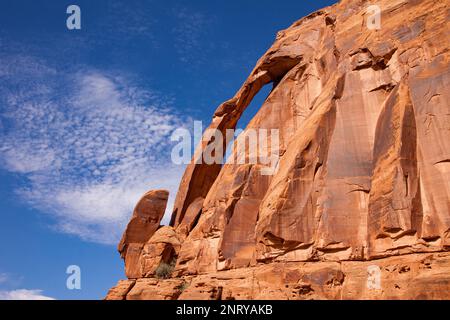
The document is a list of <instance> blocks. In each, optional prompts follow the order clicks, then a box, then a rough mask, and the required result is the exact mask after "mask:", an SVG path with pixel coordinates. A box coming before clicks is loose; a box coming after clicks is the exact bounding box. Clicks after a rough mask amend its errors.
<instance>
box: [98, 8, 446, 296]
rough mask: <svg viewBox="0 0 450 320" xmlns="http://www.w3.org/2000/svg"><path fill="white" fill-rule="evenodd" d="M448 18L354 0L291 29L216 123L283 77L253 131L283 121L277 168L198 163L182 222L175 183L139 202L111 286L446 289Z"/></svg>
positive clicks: (139, 292) (220, 291)
mask: <svg viewBox="0 0 450 320" xmlns="http://www.w3.org/2000/svg"><path fill="white" fill-rule="evenodd" d="M370 5H377V6H378V7H379V9H381V21H380V22H381V24H380V28H379V29H373V28H371V27H370V26H369V24H370V21H369V22H368V20H369V19H371V14H372V13H369V12H368V10H367V8H368V6H370ZM449 19H450V5H449V2H448V1H434V0H430V1H428V0H422V1H417V0H397V1H392V0H381V1H376V2H374V3H372V2H371V3H368V2H366V1H358V0H345V1H344V0H343V1H341V2H339V3H338V4H336V5H334V6H331V7H328V8H325V9H323V10H320V11H317V12H315V13H313V14H311V15H309V16H307V17H305V18H303V19H301V20H299V21H297V22H296V23H294V24H293V25H292V26H291V27H289V28H288V29H286V30H284V31H281V32H279V33H278V34H277V37H276V40H275V42H274V44H273V45H272V47H271V48H270V49H269V50H268V51H267V52H266V54H264V55H263V56H262V57H261V58H260V59H259V61H258V62H257V63H256V66H255V68H254V70H253V71H252V73H251V74H250V76H249V77H248V79H247V80H246V81H245V82H244V84H243V85H242V87H241V88H240V90H239V91H238V92H237V93H236V95H235V96H234V97H233V98H232V99H230V100H228V101H226V102H224V103H223V104H222V105H220V106H219V108H218V109H217V111H216V112H215V114H214V116H213V119H212V122H211V124H210V128H212V129H217V130H219V131H221V132H222V133H223V134H224V135H225V133H226V130H227V129H233V128H235V126H236V123H237V121H238V120H239V118H240V117H241V115H242V113H243V112H244V110H245V108H246V107H247V106H248V105H249V103H250V102H251V100H252V98H253V97H254V96H255V95H256V94H257V92H258V91H259V90H260V89H261V88H262V87H263V86H264V85H266V84H270V83H272V85H273V89H272V91H271V93H270V95H269V96H268V97H267V99H266V100H265V102H264V104H263V105H262V106H261V108H260V110H259V111H258V113H257V114H256V115H255V117H254V118H253V119H252V120H251V122H250V123H249V124H248V126H247V129H246V130H247V131H248V130H251V129H269V130H270V129H278V130H279V155H280V157H279V161H278V165H277V170H275V171H274V173H273V174H269V175H268V174H263V173H262V170H261V169H262V168H263V166H262V165H261V164H258V163H256V164H254V163H253V164H252V163H243V164H225V165H223V166H222V165H220V164H212V165H208V164H195V163H191V164H190V165H188V167H187V169H186V171H185V174H184V176H183V179H182V182H181V184H180V187H179V190H178V194H177V198H176V201H175V207H174V211H173V215H172V220H171V225H170V226H164V227H159V222H160V219H161V216H162V214H163V212H164V208H165V201H166V200H167V195H166V194H165V193H164V192H162V191H156V192H155V194H156V195H155V197H157V195H158V194H159V195H160V196H159V197H158V199H157V200H155V201H154V202H156V203H157V204H156V205H154V206H147V207H146V208H147V209H148V210H153V211H152V212H151V213H147V214H144V215H140V214H139V213H137V211H140V210H143V209H139V208H140V207H142V205H141V206H139V205H138V207H139V208H138V207H137V208H136V210H135V214H134V215H133V218H132V221H131V222H130V225H129V226H128V227H127V230H126V232H125V235H124V238H123V239H122V241H121V244H120V248H119V250H120V252H121V254H122V256H123V257H124V258H125V264H126V269H127V276H128V278H129V280H123V281H121V282H119V284H118V285H117V286H116V287H115V288H113V289H111V290H110V292H109V293H108V296H107V298H108V299H176V298H180V299H183V298H186V299H211V298H215V299H225V298H229V299H233V298H234V299H239V298H246V299H264V298H270V299H273V298H282V299H291V298H292V299H302V298H323V299H324V298H325V299H339V298H346V299H348V298H353V299H354V298H356V299H358V298H391V297H394V298H447V299H449V298H450V252H448V251H449V249H450V106H449V105H448V101H449V100H450V99H449V98H450V94H449V92H448V88H449V85H450V69H449V59H450V53H449V42H448V35H449V34H450V28H449ZM208 139H210V138H209V137H204V141H203V146H206V145H208V144H209V143H210V142H211V141H209V140H208ZM200 147H201V146H199V148H198V150H197V152H200V153H201V149H200ZM271 147H272V146H270V145H269V146H267V148H268V149H270V148H271ZM233 152H236V149H234V150H233ZM250 152H251V151H250ZM161 193H162V194H163V196H162V197H161ZM146 197H147V199H148V197H149V194H147V195H146ZM161 201H162V202H161ZM161 207H162V209H161ZM149 208H150V209H149ZM145 217H154V219H153V220H151V219H150V220H151V221H150V220H149V219H146V218H145ZM133 219H134V220H133ZM139 219H140V220H139ZM138 220H139V221H140V222H138ZM163 278H167V279H163Z"/></svg>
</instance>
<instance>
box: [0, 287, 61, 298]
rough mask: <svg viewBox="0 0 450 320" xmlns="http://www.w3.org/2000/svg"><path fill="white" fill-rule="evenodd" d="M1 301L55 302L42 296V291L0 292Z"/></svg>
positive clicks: (19, 290)
mask: <svg viewBox="0 0 450 320" xmlns="http://www.w3.org/2000/svg"><path fill="white" fill-rule="evenodd" d="M0 300H55V299H54V298H51V297H47V296H45V295H43V294H42V290H28V289H18V290H11V291H3V290H0Z"/></svg>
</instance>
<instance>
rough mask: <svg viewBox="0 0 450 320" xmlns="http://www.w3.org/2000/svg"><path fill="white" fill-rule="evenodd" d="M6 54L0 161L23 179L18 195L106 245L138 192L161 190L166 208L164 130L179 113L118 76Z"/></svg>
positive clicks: (176, 122)
mask: <svg viewBox="0 0 450 320" xmlns="http://www.w3.org/2000/svg"><path fill="white" fill-rule="evenodd" d="M3 60H5V59H3ZM14 60H15V61H16V63H15V64H5V65H8V66H13V67H3V68H0V80H2V82H4V83H6V84H7V85H6V86H5V87H4V88H2V89H1V91H0V101H1V108H0V111H1V114H0V165H1V166H2V167H3V168H4V169H6V170H8V171H10V172H13V173H16V174H19V175H20V176H21V177H24V178H25V182H24V183H23V184H22V185H20V186H19V187H18V188H17V190H16V191H17V193H18V194H19V196H21V197H23V198H24V199H25V200H26V201H27V202H28V203H29V204H31V205H32V206H33V207H35V208H38V209H40V210H41V211H43V212H46V213H49V214H51V216H52V217H53V218H54V219H55V225H54V227H55V228H56V229H57V230H59V231H62V232H65V233H69V234H74V235H77V236H79V237H81V238H83V239H85V240H88V241H94V242H100V243H108V244H109V243H115V242H116V241H117V239H118V238H119V237H120V234H121V232H122V230H123V227H124V225H125V223H126V221H127V219H128V217H129V215H130V214H131V211H132V209H133V206H134V205H135V203H136V202H137V201H138V199H139V197H140V196H141V195H142V194H143V193H145V192H146V191H147V190H149V189H155V188H165V189H168V190H169V191H170V194H171V197H170V199H169V205H168V211H170V208H171V204H172V203H173V198H174V196H175V192H176V189H177V186H178V182H179V180H180V177H181V174H182V171H183V168H180V167H175V166H172V165H171V163H170V158H169V155H170V139H169V137H170V134H171V133H172V131H173V130H175V129H176V128H178V127H180V126H183V124H185V122H186V119H182V118H181V117H180V116H179V115H177V114H176V113H175V112H174V110H173V109H172V108H171V107H170V104H169V103H167V102H165V100H164V99H163V98H162V97H160V96H158V94H156V93H155V92H152V91H151V90H148V89H142V88H141V87H140V86H139V85H136V84H135V83H133V82H132V81H130V80H128V79H126V78H124V77H122V76H120V75H118V74H114V73H108V72H104V71H103V72H102V71H98V70H92V69H86V68H85V69H83V70H82V71H79V72H76V73H74V74H71V73H69V74H66V73H63V72H61V71H59V70H57V69H55V68H52V67H50V66H48V65H46V64H45V63H43V62H42V61H37V60H36V59H33V58H32V57H27V56H23V57H14ZM167 219H168V217H165V220H164V221H165V222H167Z"/></svg>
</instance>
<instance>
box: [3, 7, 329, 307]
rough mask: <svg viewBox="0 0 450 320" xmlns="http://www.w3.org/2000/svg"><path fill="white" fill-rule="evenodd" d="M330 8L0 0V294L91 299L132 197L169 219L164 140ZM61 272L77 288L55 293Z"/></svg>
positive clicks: (115, 270) (173, 186) (177, 169)
mask: <svg viewBox="0 0 450 320" xmlns="http://www.w3.org/2000/svg"><path fill="white" fill-rule="evenodd" d="M333 2H334V1H331V0H329V1H327V0H321V1H299V0H295V1H268V0H259V1H256V0H247V1H214V0H208V1H207V0H202V1H170V0H169V1H148V0H147V1H137V0H132V1H110V0H109V1H106V0H96V1H71V2H68V1H60V0H58V1H49V0H47V1H43V0H39V1H31V0H29V1H24V0H14V1H13V0H8V1H6V0H5V1H2V2H1V4H0V6H1V8H0V83H1V85H0V182H1V183H0V215H1V217H0V219H1V223H0V299H6V298H11V297H12V298H44V297H51V298H55V299H99V298H103V297H104V296H105V294H106V292H107V290H108V288H110V287H111V286H113V285H114V284H115V283H116V282H117V280H119V279H122V278H124V274H123V263H122V261H121V260H120V257H119V255H118V254H117V252H116V248H115V247H116V243H117V242H118V240H119V238H120V235H121V233H122V231H123V229H124V226H125V225H126V222H127V220H128V218H129V216H130V214H131V213H132V210H133V206H134V204H135V203H136V201H137V200H138V199H139V197H140V196H141V195H142V194H143V193H144V192H146V191H147V190H150V189H154V188H166V189H168V190H170V191H171V198H170V199H169V205H168V210H167V211H168V212H169V211H170V206H171V204H172V202H173V198H174V196H175V192H176V190H177V185H178V182H179V179H180V177H181V175H182V173H183V169H184V168H183V167H182V166H176V165H173V164H171V162H170V157H169V155H170V150H171V142H170V134H171V132H172V131H173V130H175V129H176V128H179V127H187V128H189V129H192V128H191V127H190V126H191V124H192V121H193V120H201V121H203V122H204V123H205V125H207V124H208V123H209V121H210V119H211V116H212V114H213V112H214V110H215V109H216V107H217V106H218V105H219V104H220V103H221V102H223V101H225V100H227V99H228V98H230V97H232V96H233V95H234V93H235V91H236V90H237V89H238V88H239V86H240V85H241V83H242V82H243V81H244V80H245V78H246V77H247V75H248V74H249V73H250V71H251V69H252V68H253V66H254V64H255V63H256V61H257V59H258V58H259V57H260V56H261V55H262V54H263V53H264V52H265V51H266V50H267V49H268V47H269V46H270V45H271V44H272V42H273V41H274V39H275V34H276V32H277V31H279V30H281V29H285V28H287V27H288V26H289V25H290V24H291V23H293V22H294V21H296V20H297V19H299V18H301V17H303V16H305V15H307V14H309V13H311V12H313V11H315V10H317V9H320V8H322V7H324V6H327V5H330V4H332V3H333ZM70 4H77V5H78V6H80V8H81V27H82V29H81V30H68V29H67V28H66V18H67V16H68V15H67V14H66V8H67V7H68V6H69V5H70ZM268 90H269V89H267V88H266V89H265V90H263V91H262V92H261V93H260V94H259V95H258V96H257V97H256V99H255V100H254V101H253V102H252V105H251V106H250V107H249V109H248V111H246V113H245V114H244V118H243V119H242V120H241V122H240V127H242V126H245V123H246V122H248V120H249V119H250V118H251V116H252V115H254V113H255V112H256V110H257V109H258V107H259V106H260V104H261V102H262V101H263V99H264V98H265V95H267V93H268ZM167 221H168V215H166V217H165V218H164V222H167ZM73 264H75V265H78V266H80V268H81V290H68V289H67V288H66V278H67V274H66V273H65V271H66V268H67V267H68V266H69V265H73Z"/></svg>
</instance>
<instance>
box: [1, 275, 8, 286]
mask: <svg viewBox="0 0 450 320" xmlns="http://www.w3.org/2000/svg"><path fill="white" fill-rule="evenodd" d="M8 280H9V277H8V275H7V274H6V273H0V284H3V283H6V282H8Z"/></svg>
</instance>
